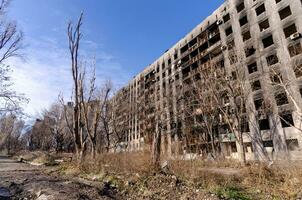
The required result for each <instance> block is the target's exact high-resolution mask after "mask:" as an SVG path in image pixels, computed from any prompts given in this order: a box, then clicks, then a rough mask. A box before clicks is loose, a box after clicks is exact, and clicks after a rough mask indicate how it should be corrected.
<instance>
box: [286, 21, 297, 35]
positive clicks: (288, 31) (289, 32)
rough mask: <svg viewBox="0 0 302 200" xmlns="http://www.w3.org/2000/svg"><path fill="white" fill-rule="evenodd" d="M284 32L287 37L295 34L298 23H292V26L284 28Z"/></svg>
mask: <svg viewBox="0 0 302 200" xmlns="http://www.w3.org/2000/svg"><path fill="white" fill-rule="evenodd" d="M283 32H284V35H285V38H288V37H290V36H291V35H292V34H294V33H296V32H297V28H296V25H295V24H292V25H290V26H288V27H286V28H284V29H283Z"/></svg>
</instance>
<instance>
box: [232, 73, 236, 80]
mask: <svg viewBox="0 0 302 200" xmlns="http://www.w3.org/2000/svg"><path fill="white" fill-rule="evenodd" d="M231 74H232V80H237V73H236V71H232V73H231Z"/></svg>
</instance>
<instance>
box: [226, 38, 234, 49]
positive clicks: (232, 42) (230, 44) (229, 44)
mask: <svg viewBox="0 0 302 200" xmlns="http://www.w3.org/2000/svg"><path fill="white" fill-rule="evenodd" d="M234 46H235V42H234V40H231V41H229V42H228V43H227V47H228V50H230V49H233V47H234Z"/></svg>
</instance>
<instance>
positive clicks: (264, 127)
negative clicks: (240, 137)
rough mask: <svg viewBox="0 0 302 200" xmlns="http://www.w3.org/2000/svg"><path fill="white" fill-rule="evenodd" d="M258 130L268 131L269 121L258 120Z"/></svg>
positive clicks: (266, 119)
mask: <svg viewBox="0 0 302 200" xmlns="http://www.w3.org/2000/svg"><path fill="white" fill-rule="evenodd" d="M259 128H260V130H261V131H264V130H269V129H270V126H269V120H268V118H267V117H266V118H265V119H259Z"/></svg>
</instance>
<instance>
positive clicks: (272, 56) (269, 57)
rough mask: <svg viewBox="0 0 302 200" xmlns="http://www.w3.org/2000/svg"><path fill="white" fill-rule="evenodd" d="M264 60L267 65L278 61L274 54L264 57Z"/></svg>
mask: <svg viewBox="0 0 302 200" xmlns="http://www.w3.org/2000/svg"><path fill="white" fill-rule="evenodd" d="M266 62H267V65H268V66H271V65H274V64H276V63H278V62H279V59H278V56H277V55H276V54H272V55H270V56H267V57H266Z"/></svg>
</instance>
